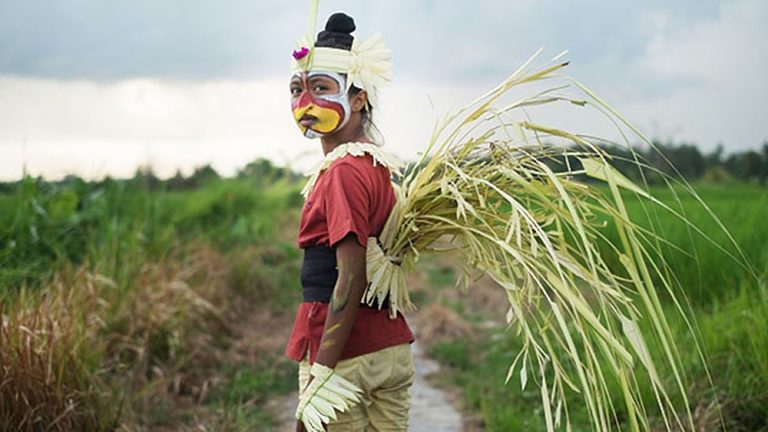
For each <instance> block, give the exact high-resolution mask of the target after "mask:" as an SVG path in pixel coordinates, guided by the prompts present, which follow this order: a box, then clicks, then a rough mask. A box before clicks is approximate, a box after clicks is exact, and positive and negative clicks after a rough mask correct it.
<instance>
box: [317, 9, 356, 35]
mask: <svg viewBox="0 0 768 432" xmlns="http://www.w3.org/2000/svg"><path fill="white" fill-rule="evenodd" d="M356 28H357V27H355V20H354V19H352V17H351V16H349V15H347V14H345V13H344V12H336V13H335V14H333V15H331V16H330V17H328V22H327V23H325V30H327V31H332V32H339V33H347V34H350V33H352V32H353V31H355V29H356Z"/></svg>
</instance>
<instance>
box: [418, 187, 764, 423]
mask: <svg viewBox="0 0 768 432" xmlns="http://www.w3.org/2000/svg"><path fill="white" fill-rule="evenodd" d="M696 190H697V191H698V192H699V194H700V196H701V198H702V199H703V201H704V202H705V203H706V204H707V206H708V207H709V208H710V209H711V210H712V212H714V214H715V215H717V216H718V217H719V218H720V220H721V221H722V223H723V224H724V225H725V226H726V227H727V228H728V231H729V232H730V233H731V234H732V235H733V238H734V239H735V240H736V242H737V244H738V245H739V246H740V247H741V249H742V251H743V253H744V255H745V256H746V257H747V259H748V261H749V262H751V263H752V265H753V266H754V268H755V269H756V270H757V272H758V273H759V275H760V276H761V278H762V279H761V280H758V279H756V278H755V277H753V276H751V275H750V274H749V272H747V271H746V269H745V268H744V267H743V266H742V265H741V264H740V263H739V261H738V260H736V259H733V258H732V257H730V256H729V254H731V255H737V254H738V253H739V252H738V250H737V249H736V248H734V247H733V246H732V245H730V244H729V241H728V238H727V235H726V234H725V232H723V231H722V230H720V229H718V226H717V225H716V223H715V222H714V220H713V219H712V218H711V217H709V216H708V214H707V211H706V210H705V209H704V207H702V206H701V204H700V203H698V202H697V201H696V200H695V199H693V198H692V197H690V196H681V198H679V200H678V199H677V198H675V196H674V195H673V193H672V192H671V191H669V190H666V189H658V190H654V191H653V193H654V195H656V196H657V197H659V198H660V199H662V200H663V201H664V202H666V203H669V204H670V205H671V206H673V207H674V208H676V209H678V211H680V212H682V213H683V214H685V216H686V217H687V218H688V219H689V220H690V221H692V222H693V224H694V225H695V226H697V227H699V228H701V230H702V233H703V235H702V233H696V232H695V231H694V230H692V229H691V228H690V227H687V226H686V225H685V224H683V223H681V222H680V221H679V220H678V219H676V218H673V217H669V216H665V215H664V214H663V213H653V212H650V213H649V214H648V215H646V212H645V208H644V207H643V206H642V203H641V202H639V201H638V200H632V201H631V202H630V203H629V212H630V214H632V215H634V216H635V217H637V218H638V220H639V221H640V222H641V225H644V226H649V225H651V224H653V225H654V226H655V227H656V228H657V229H658V230H659V232H660V233H661V234H662V237H663V238H664V239H665V240H666V241H668V242H669V243H670V245H667V246H663V248H664V250H665V256H666V258H667V262H668V264H669V265H670V268H671V270H672V271H673V272H674V275H675V277H676V279H677V281H678V282H679V284H680V286H681V287H682V288H683V289H684V294H685V298H686V299H687V301H688V303H689V305H688V307H690V308H691V311H692V315H693V316H694V319H695V321H696V323H697V325H698V328H699V331H700V335H699V338H700V340H701V342H702V345H703V347H704V355H705V356H706V358H707V361H708V364H709V368H710V369H709V373H710V374H711V382H710V379H709V378H708V376H707V371H706V369H705V368H704V366H703V363H702V361H701V359H700V358H699V355H698V354H697V351H696V348H695V340H694V336H693V335H692V334H691V333H690V332H689V331H688V329H687V326H686V324H685V322H684V321H683V320H682V319H680V317H679V314H676V312H675V311H674V308H673V307H672V306H671V305H668V307H669V313H668V314H667V315H668V317H669V318H670V319H671V326H672V328H673V333H674V334H675V339H676V341H677V343H678V348H679V349H680V352H681V355H682V357H683V364H684V365H685V367H686V371H685V372H686V375H687V376H688V380H689V384H690V387H689V390H688V393H689V398H690V403H691V405H692V406H691V412H692V413H693V417H694V424H695V425H696V427H697V430H707V431H710V430H723V429H724V428H723V424H724V425H725V428H726V429H727V430H730V431H765V430H768V390H766V389H768V348H766V347H768V319H767V318H766V317H768V288H766V285H765V278H766V276H768V227H767V226H766V224H765V223H764V220H765V217H766V215H768V190H766V189H765V188H760V187H758V186H756V185H748V184H728V185H710V184H701V185H698V186H697V187H696ZM609 228H610V227H609ZM705 236H706V237H709V238H708V239H707V238H706V237H705ZM443 277H444V276H443ZM470 290H471V289H470ZM468 296H471V294H468ZM467 319H468V320H470V321H471V320H475V321H477V314H476V312H475V314H474V316H472V315H467ZM649 348H650V349H651V351H652V355H653V351H655V350H659V349H660V347H658V346H656V345H655V344H654V343H653V342H651V343H649ZM518 349H519V341H518V340H516V338H515V337H514V335H512V334H510V333H509V332H507V331H505V330H504V328H495V329H492V330H489V331H486V332H484V333H482V335H481V336H480V337H470V338H460V339H458V340H452V341H445V342H442V343H440V344H438V345H436V346H435V347H433V349H432V354H433V355H434V356H435V357H437V358H438V359H440V360H441V361H442V362H443V363H444V364H447V365H449V366H450V367H451V370H452V372H451V373H450V374H449V376H450V378H449V382H451V383H452V384H455V385H458V386H459V387H461V388H462V389H463V392H464V395H465V398H466V401H467V404H468V407H469V409H470V410H475V411H479V412H480V416H481V418H482V422H481V423H482V424H483V425H484V427H485V429H486V430H489V431H507V430H526V431H528V430H530V431H536V430H542V431H543V430H546V429H545V426H544V419H543V413H542V412H541V409H540V404H541V401H540V396H539V390H538V386H537V385H533V386H531V385H530V383H529V384H528V386H527V387H526V389H525V390H521V382H520V379H519V377H518V376H513V377H512V379H511V380H510V381H509V383H508V384H507V385H506V386H505V385H503V384H502V383H503V382H504V379H505V377H506V374H507V367H508V366H509V364H510V363H511V362H512V360H513V358H514V354H515V353H516V352H517V351H518ZM490 371H495V373H494V372H490ZM638 373H640V372H638ZM609 385H616V383H609ZM615 389H616V390H618V387H616V388H615ZM645 394H646V396H647V397H648V400H647V401H646V402H647V406H650V407H653V406H654V401H653V396H652V394H651V393H650V392H649V391H646V393H645ZM571 396H573V402H574V403H578V402H579V400H580V398H579V397H578V396H577V395H571ZM615 406H616V407H617V411H618V415H619V418H617V419H616V421H617V422H618V423H619V424H621V421H622V418H621V415H622V412H621V409H620V408H619V407H620V404H616V405H615ZM571 409H572V418H571V422H572V425H573V427H574V430H590V429H591V428H590V424H589V421H588V417H587V414H586V412H583V411H580V410H579V409H578V408H574V406H573V405H572V406H571ZM650 414H651V417H653V416H654V413H652V412H651V413H650ZM655 416H656V419H657V420H659V421H660V414H658V413H656V414H655ZM657 426H658V427H661V423H659V425H657Z"/></svg>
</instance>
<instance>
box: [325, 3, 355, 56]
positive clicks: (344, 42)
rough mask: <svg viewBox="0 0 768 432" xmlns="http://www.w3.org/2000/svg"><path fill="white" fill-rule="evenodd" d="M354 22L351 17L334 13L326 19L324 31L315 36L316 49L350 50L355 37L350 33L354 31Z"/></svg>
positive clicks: (341, 13)
mask: <svg viewBox="0 0 768 432" xmlns="http://www.w3.org/2000/svg"><path fill="white" fill-rule="evenodd" d="M355 28H356V27H355V20H354V19H352V17H351V16H349V15H347V14H345V13H343V12H336V13H335V14H333V15H331V16H330V17H328V21H327V22H326V24H325V30H323V31H321V32H320V33H318V35H317V42H316V43H315V46H316V47H328V48H337V49H343V50H347V51H349V50H351V49H352V42H353V41H354V39H355V37H354V36H352V35H351V34H350V33H352V32H353V31H355Z"/></svg>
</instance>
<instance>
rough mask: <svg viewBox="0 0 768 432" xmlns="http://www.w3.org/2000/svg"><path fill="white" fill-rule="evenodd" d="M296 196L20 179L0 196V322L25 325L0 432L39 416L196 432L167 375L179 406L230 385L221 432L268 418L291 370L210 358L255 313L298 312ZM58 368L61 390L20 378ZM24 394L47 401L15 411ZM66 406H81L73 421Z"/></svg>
mask: <svg viewBox="0 0 768 432" xmlns="http://www.w3.org/2000/svg"><path fill="white" fill-rule="evenodd" d="M300 187H301V185H300V184H298V183H290V182H287V181H284V180H279V181H275V182H271V183H267V184H264V183H263V182H257V181H254V180H252V179H248V178H242V179H221V180H211V181H209V182H208V183H206V184H205V185H204V186H202V187H199V188H197V189H193V190H184V191H172V190H163V189H160V190H150V189H147V188H146V187H145V186H142V185H141V184H137V183H136V182H132V181H114V180H106V181H103V182H99V183H85V182H82V181H74V182H69V183H58V184H54V183H47V182H44V181H42V180H40V179H33V178H26V179H24V180H23V181H21V182H20V183H18V184H17V185H16V186H15V187H14V188H12V189H13V191H12V192H11V193H9V194H0V309H3V311H4V316H8V317H10V318H9V319H12V320H14V321H12V322H14V323H18V325H17V324H14V325H13V326H12V327H8V328H7V330H8V332H9V335H11V336H12V338H11V339H9V338H5V339H4V340H5V341H6V342H7V343H3V344H2V346H1V347H0V354H1V355H0V358H3V359H5V360H7V361H8V362H12V364H13V365H14V366H13V369H14V372H15V373H14V379H13V381H11V382H10V384H9V383H8V381H7V380H6V382H5V385H4V386H0V424H4V422H5V421H6V420H8V419H10V418H13V419H23V420H22V421H23V422H24V426H19V427H20V429H19V430H35V429H34V428H35V427H37V426H35V425H34V424H33V423H32V421H33V419H34V418H39V419H57V418H58V419H59V420H56V421H57V423H56V425H55V426H52V429H51V430H70V429H71V430H74V429H81V427H79V426H72V425H83V424H88V425H89V426H88V427H86V429H88V430H110V428H112V429H113V428H114V424H115V422H116V423H117V424H119V423H121V422H124V421H127V422H128V423H127V424H128V425H129V426H131V427H138V428H141V427H144V426H157V425H163V424H166V425H173V424H175V425H179V424H190V423H189V422H192V421H197V420H195V418H193V417H194V416H192V415H191V414H190V413H189V412H187V411H186V410H175V411H174V410H173V409H172V405H173V404H170V405H168V404H167V403H168V401H169V395H167V394H166V393H167V391H166V388H167V387H168V386H169V384H168V383H167V382H166V381H165V379H164V378H163V375H166V374H167V375H168V376H177V377H179V378H180V379H181V381H180V384H179V385H180V388H181V392H182V393H183V392H193V391H197V390H194V386H195V384H194V383H195V382H201V381H205V380H207V379H208V378H209V377H210V376H211V375H224V376H227V377H228V378H227V379H226V380H225V383H226V384H225V385H226V387H225V388H222V389H220V390H221V391H219V389H215V390H216V391H219V392H218V393H216V400H215V402H211V404H210V405H211V407H213V408H214V409H215V411H217V412H218V413H219V414H218V415H217V416H214V418H213V419H212V420H210V423H211V424H214V425H216V427H215V429H216V430H243V428H242V427H240V426H242V425H244V424H256V423H258V422H262V421H268V419H267V417H266V416H268V414H267V413H266V412H265V411H264V410H263V409H262V408H260V406H257V405H256V404H255V403H256V402H257V399H258V401H263V400H264V398H266V397H268V396H269V395H272V394H275V393H276V392H280V391H284V390H285V388H287V387H286V384H285V383H286V382H287V379H286V376H287V375H290V374H293V375H294V376H295V374H294V372H295V371H294V369H295V368H291V367H290V366H289V365H288V364H286V363H285V362H277V361H276V360H273V361H272V363H269V362H266V361H265V363H264V364H262V365H260V366H259V368H261V369H253V368H254V367H256V366H250V367H248V366H244V365H237V366H234V365H228V364H226V362H222V361H221V360H220V359H218V357H217V356H216V352H222V351H224V350H226V348H227V346H228V344H229V343H230V342H231V338H232V334H231V330H230V329H231V328H232V326H234V325H236V324H238V323H234V322H230V321H231V320H236V319H238V314H243V313H248V311H249V309H248V307H251V308H252V307H254V306H253V305H260V306H262V307H263V306H266V307H269V308H270V309H271V310H273V311H275V312H278V313H279V312H281V311H283V312H284V311H286V310H287V309H288V308H290V307H292V306H293V305H295V303H296V302H298V298H299V297H300V290H299V288H298V277H297V275H298V262H299V255H298V251H297V250H296V248H295V245H294V237H293V236H294V235H295V233H294V232H293V231H294V230H295V224H296V223H297V222H298V219H297V216H298V209H299V207H300V204H301V202H302V199H301V196H300V194H299V189H300ZM289 229H290V231H291V232H290V234H288V233H287V230H289ZM94 281H95V282H94ZM248 305H251V306H248ZM36 317H42V319H38V318H36ZM4 320H5V318H4ZM62 323H63V324H66V325H63V324H62ZM47 326H59V327H58V328H60V329H62V330H61V332H60V333H59V332H54V333H51V332H50V331H49V330H48V327H47ZM22 328H30V329H32V330H31V331H32V332H34V336H31V337H27V336H26V333H25V332H23V331H21V330H20V329H22ZM38 334H39V336H38ZM22 347H26V348H28V349H27V350H26V351H20V349H21V348H22ZM86 347H87V349H85V348H86ZM27 351H28V352H29V355H26V354H25V356H23V357H22V356H19V355H17V354H16V353H19V352H25V353H26V352H27ZM46 359H47V360H46ZM5 360H4V361H5ZM52 361H56V364H55V365H54V364H53V363H51V362H52ZM264 365H271V366H268V367H267V366H264ZM54 367H55V368H56V370H57V375H55V377H56V379H55V380H50V379H48V380H43V379H40V380H29V379H25V376H41V377H45V376H48V375H47V374H48V372H47V371H49V370H51V368H54ZM235 369H236V370H235ZM62 383H65V384H67V385H66V386H63V384H62ZM69 383H76V384H71V385H70V384H69ZM186 383H188V384H186ZM281 383H282V384H281ZM52 386H54V387H52ZM18 388H24V389H25V390H23V391H24V393H25V394H29V395H32V394H35V395H41V397H44V398H45V399H40V400H39V401H38V400H28V401H23V402H24V403H21V402H19V399H18V398H17V396H18V394H17V393H18V392H16V391H15V390H14V389H18ZM247 394H248V395H249V396H248V397H247V398H246V395H247ZM81 396H82V397H81ZM67 400H77V401H79V403H78V404H77V405H76V406H75V408H74V409H73V408H71V407H70V408H67V406H66V403H65V402H66V401H67ZM163 401H165V402H166V405H163V403H164V402H163ZM103 406H108V407H110V409H109V410H104V409H103ZM6 414H7V415H6ZM107 417H108V418H107ZM116 417H117V419H116ZM265 419H266V420H265ZM84 422H85V423H84ZM14 424H20V423H18V422H15V421H14ZM99 424H101V425H105V426H95V425H99ZM67 425H69V426H70V429H67V427H68V426H67ZM110 425H112V426H110ZM72 427H74V429H72ZM246 429H247V428H246Z"/></svg>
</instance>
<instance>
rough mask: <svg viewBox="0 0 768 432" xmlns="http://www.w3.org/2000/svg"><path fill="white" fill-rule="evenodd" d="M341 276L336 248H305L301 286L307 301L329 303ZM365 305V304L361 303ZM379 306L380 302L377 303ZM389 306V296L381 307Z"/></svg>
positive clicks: (386, 307)
mask: <svg viewBox="0 0 768 432" xmlns="http://www.w3.org/2000/svg"><path fill="white" fill-rule="evenodd" d="M338 278H339V271H338V269H337V268H336V250H334V249H332V248H329V247H327V246H311V247H308V248H306V249H304V261H303V262H302V264H301V288H302V294H303V298H304V301H305V302H323V303H328V302H330V301H331V296H333V288H334V287H335V286H336V280H337V279H338ZM361 306H363V307H365V305H364V304H363V305H361ZM375 306H376V307H378V304H375ZM388 308H389V298H388V297H387V298H385V299H384V302H383V303H382V305H381V309H388Z"/></svg>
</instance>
